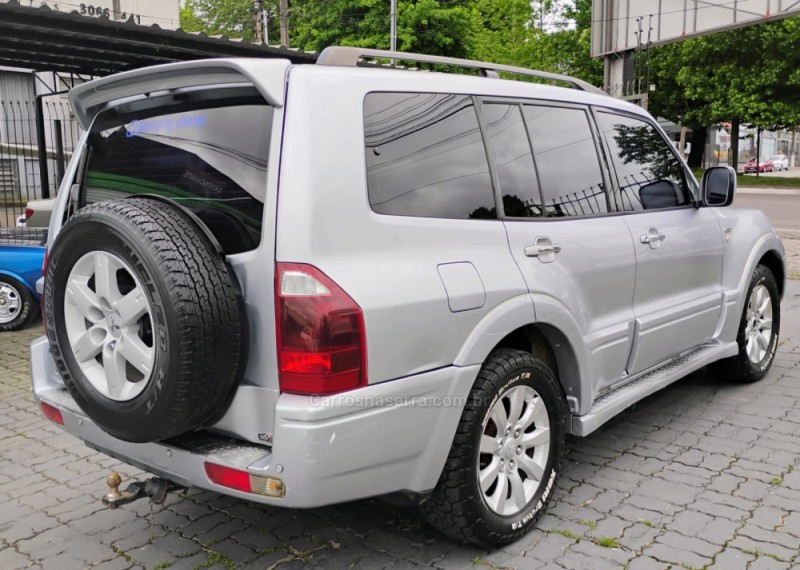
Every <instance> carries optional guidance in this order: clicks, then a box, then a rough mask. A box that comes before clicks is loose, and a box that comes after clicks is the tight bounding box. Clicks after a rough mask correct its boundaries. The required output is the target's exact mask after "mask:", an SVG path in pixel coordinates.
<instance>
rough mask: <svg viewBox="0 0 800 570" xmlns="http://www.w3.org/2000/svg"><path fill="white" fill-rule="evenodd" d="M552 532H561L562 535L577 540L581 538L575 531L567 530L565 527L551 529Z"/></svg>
mask: <svg viewBox="0 0 800 570" xmlns="http://www.w3.org/2000/svg"><path fill="white" fill-rule="evenodd" d="M550 532H552V533H555V534H560V535H561V536H565V537H567V538H569V539H572V540H577V541H580V540H581V537H580V536H578V535H577V534H575V533H574V532H571V531H569V530H567V529H565V528H560V529H558V530H551V531H550Z"/></svg>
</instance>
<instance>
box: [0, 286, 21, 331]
mask: <svg viewBox="0 0 800 570" xmlns="http://www.w3.org/2000/svg"><path fill="white" fill-rule="evenodd" d="M21 307H22V300H21V299H20V298H19V291H17V288H16V287H14V286H13V285H11V284H10V283H6V282H5V281H0V324H2V325H4V324H6V323H10V322H11V321H13V320H14V319H16V318H17V315H19V311H20V308H21Z"/></svg>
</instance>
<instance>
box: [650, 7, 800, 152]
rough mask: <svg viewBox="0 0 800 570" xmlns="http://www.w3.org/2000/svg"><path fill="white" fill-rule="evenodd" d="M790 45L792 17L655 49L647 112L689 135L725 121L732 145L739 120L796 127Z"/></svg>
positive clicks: (794, 58) (799, 101) (799, 115)
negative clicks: (678, 125)
mask: <svg viewBox="0 0 800 570" xmlns="http://www.w3.org/2000/svg"><path fill="white" fill-rule="evenodd" d="M798 42H800V18H797V17H795V18H788V19H785V20H781V21H777V22H771V23H767V24H759V25H755V26H750V27H747V28H742V29H738V30H731V31H728V32H722V33H718V34H713V35H710V36H705V37H702V38H696V39H691V40H687V41H685V42H681V43H678V44H674V45H669V46H663V47H659V48H656V49H655V50H653V54H652V56H651V58H650V61H651V62H652V70H651V77H652V80H653V82H654V83H655V84H656V91H655V93H654V94H653V95H652V97H651V100H650V104H651V105H650V110H651V111H652V112H653V113H654V114H657V115H660V116H663V117H666V118H668V119H670V120H673V121H675V122H679V123H681V124H683V125H685V126H688V127H690V128H694V129H696V131H697V130H701V129H705V128H706V127H708V126H710V125H713V124H717V123H721V122H728V121H730V122H731V123H732V124H733V126H734V128H733V132H732V133H731V138H732V140H733V142H734V144H736V143H738V125H739V124H742V123H747V124H751V125H753V126H756V127H760V128H763V129H774V128H778V127H792V126H794V125H797V124H798V122H800V89H799V88H800V53H798V51H797V49H796V47H795V46H796V45H797V44H798ZM695 147H696V145H695V144H693V145H692V150H693V151H695ZM698 150H699V149H698ZM735 160H736V156H735V152H734V161H735ZM690 164H691V161H690ZM734 166H735V162H734Z"/></svg>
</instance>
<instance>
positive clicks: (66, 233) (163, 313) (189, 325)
mask: <svg viewBox="0 0 800 570" xmlns="http://www.w3.org/2000/svg"><path fill="white" fill-rule="evenodd" d="M234 279H235V277H234V276H233V275H232V272H231V271H230V270H229V269H228V267H227V266H226V264H225V261H224V259H223V257H222V255H221V254H220V253H218V252H217V251H216V249H215V247H214V245H213V244H212V243H211V241H210V239H209V238H208V237H207V236H206V235H205V234H204V232H203V231H201V229H200V228H199V227H198V226H197V224H196V223H195V222H194V221H193V220H192V218H191V217H189V215H187V214H186V213H185V212H184V211H183V210H182V209H181V208H179V207H178V206H176V205H173V204H169V203H165V202H163V201H157V200H151V199H147V198H131V199H127V200H118V201H112V202H100V203H97V204H93V205H91V206H88V207H86V208H83V209H81V210H80V211H79V212H78V213H77V214H75V215H74V216H73V217H72V219H70V220H69V222H68V223H67V224H66V225H65V226H64V228H63V229H62V230H61V232H60V234H59V235H58V238H57V239H56V242H55V244H54V245H53V247H52V249H51V251H50V252H49V257H48V263H47V275H46V280H45V288H44V297H43V298H44V304H45V305H44V313H45V326H46V328H47V335H48V338H49V341H50V346H51V351H52V353H53V357H54V358H55V361H56V366H57V368H58V370H59V372H60V373H61V376H62V378H63V379H64V384H65V385H66V387H67V389H68V390H69V392H70V393H71V394H72V396H73V398H74V399H75V401H76V402H77V403H78V405H79V406H80V407H81V409H83V411H84V412H85V413H86V414H87V415H88V416H89V417H90V418H91V419H92V420H94V422H95V423H97V424H98V425H99V426H100V427H101V428H102V429H103V430H105V431H106V432H108V433H109V434H111V435H113V436H115V437H117V438H119V439H123V440H126V441H132V442H149V441H159V440H163V439H166V438H169V437H172V436H176V435H179V434H182V433H185V432H187V431H190V430H193V429H196V428H199V427H202V426H203V425H204V424H206V423H208V422H209V421H210V420H212V418H214V417H215V416H217V415H218V414H220V413H221V412H223V411H224V408H225V407H227V405H228V404H229V402H230V398H231V396H232V393H233V390H234V388H235V384H236V381H237V377H238V374H239V368H240V360H241V358H240V356H241V352H242V346H241V345H242V338H241V337H242V331H241V323H242V322H243V319H244V316H243V315H241V314H240V306H239V302H238V300H237V291H238V289H237V286H236V283H235V281H234Z"/></svg>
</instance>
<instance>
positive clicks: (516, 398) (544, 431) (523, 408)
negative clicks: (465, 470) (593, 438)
mask: <svg viewBox="0 0 800 570" xmlns="http://www.w3.org/2000/svg"><path fill="white" fill-rule="evenodd" d="M549 457H550V417H549V415H548V413H547V407H546V406H545V403H544V400H542V397H541V396H540V395H539V393H538V392H536V390H534V389H533V388H531V387H530V386H524V385H520V386H514V387H513V388H511V389H509V390H507V391H506V392H504V393H503V395H502V396H500V398H498V399H497V401H496V402H495V404H494V406H492V409H491V410H490V412H489V420H488V421H487V422H486V426H485V427H484V430H483V434H481V440H480V453H479V454H478V485H479V487H480V489H481V494H482V495H483V500H484V502H485V503H486V506H488V507H489V508H490V509H491V510H492V511H494V512H495V513H497V514H498V515H502V516H514V515H516V514H519V513H520V512H521V511H522V510H523V509H524V508H525V506H526V505H527V504H528V503H530V502H531V500H532V499H533V497H534V495H535V494H536V491H537V490H538V489H539V487H541V485H542V483H543V480H544V477H545V468H546V466H547V460H548V458H549Z"/></svg>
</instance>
